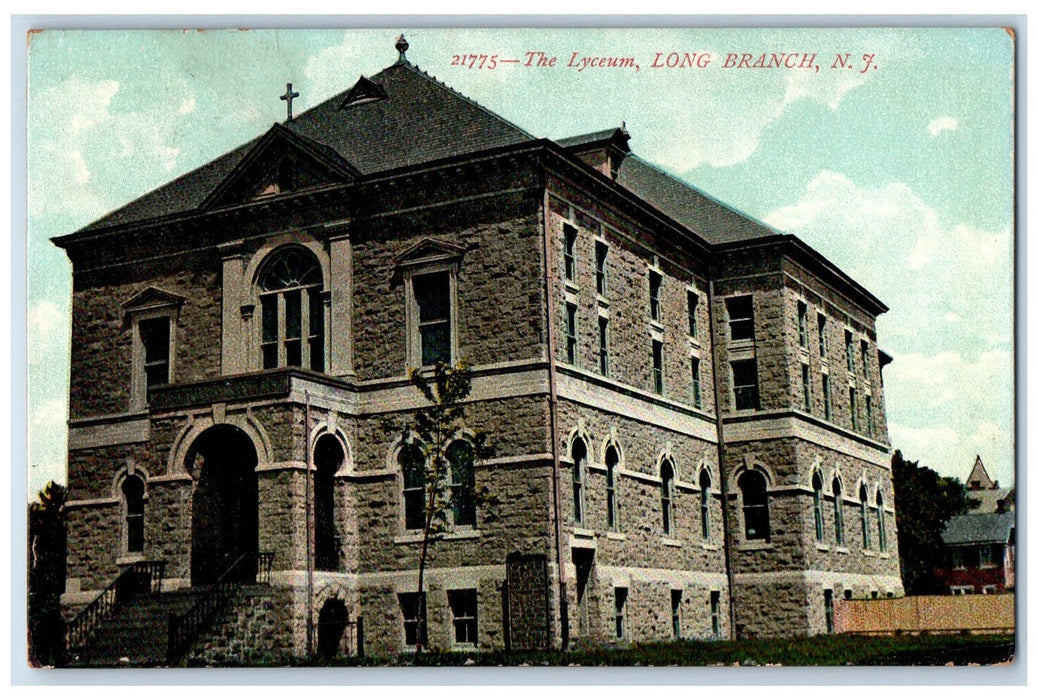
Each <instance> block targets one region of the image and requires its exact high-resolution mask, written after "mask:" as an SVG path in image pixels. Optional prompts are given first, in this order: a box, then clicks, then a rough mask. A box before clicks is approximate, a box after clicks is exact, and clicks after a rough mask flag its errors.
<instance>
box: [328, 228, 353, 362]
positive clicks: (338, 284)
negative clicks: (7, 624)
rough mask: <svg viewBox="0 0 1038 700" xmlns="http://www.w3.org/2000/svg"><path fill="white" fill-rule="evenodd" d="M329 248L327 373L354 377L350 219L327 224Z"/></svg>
mask: <svg viewBox="0 0 1038 700" xmlns="http://www.w3.org/2000/svg"><path fill="white" fill-rule="evenodd" d="M325 230H326V231H327V232H328V247H329V258H330V266H331V279H330V280H328V290H329V291H330V292H331V299H330V306H329V309H328V315H329V317H330V318H329V323H328V339H329V340H328V343H329V354H328V360H329V361H328V373H329V374H333V375H336V376H340V377H342V376H352V375H353V373H354V369H353V243H352V242H351V241H350V233H349V220H343V221H333V222H329V223H327V224H325Z"/></svg>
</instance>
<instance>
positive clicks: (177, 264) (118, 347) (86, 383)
mask: <svg viewBox="0 0 1038 700" xmlns="http://www.w3.org/2000/svg"><path fill="white" fill-rule="evenodd" d="M116 255H118V254H116ZM148 287H157V288H158V289H161V290H162V291H165V292H170V293H172V294H176V295H179V296H182V297H184V298H185V300H184V303H183V305H182V306H181V307H180V309H179V313H177V315H176V318H177V322H176V324H175V326H174V328H173V329H172V331H173V333H175V339H174V343H175V346H176V356H175V358H174V359H173V375H174V380H175V381H178V382H183V381H195V380H200V379H207V378H211V377H215V376H217V375H218V374H219V371H220V342H219V328H220V313H221V312H220V304H221V301H220V298H221V292H220V262H219V259H218V258H217V257H216V256H215V255H213V254H210V253H196V254H191V255H179V256H176V257H175V258H173V259H170V260H168V261H166V262H149V263H148V264H145V265H134V266H131V267H121V268H119V269H118V270H117V271H112V272H110V273H93V274H78V273H77V274H76V275H74V291H73V294H72V357H71V362H72V366H71V387H70V396H69V417H70V418H71V419H76V418H81V417H84V416H92V415H104V414H113V413H122V412H124V411H126V410H128V409H129V408H130V383H131V378H132V368H133V355H132V348H133V344H132V338H133V332H134V329H133V327H132V325H131V324H129V323H127V322H126V313H125V310H124V308H123V306H122V305H123V303H125V302H126V301H129V300H130V299H131V298H133V297H134V296H136V295H137V294H139V293H140V292H142V291H144V290H145V289H147V288H148Z"/></svg>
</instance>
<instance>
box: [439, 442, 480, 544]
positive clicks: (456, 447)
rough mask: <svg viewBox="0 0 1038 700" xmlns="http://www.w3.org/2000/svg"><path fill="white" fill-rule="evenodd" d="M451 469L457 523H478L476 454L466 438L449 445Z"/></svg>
mask: <svg viewBox="0 0 1038 700" xmlns="http://www.w3.org/2000/svg"><path fill="white" fill-rule="evenodd" d="M446 456H447V463H448V464H449V465H450V469H451V501H452V504H453V508H452V511H453V519H454V524H455V525H469V526H474V525H475V524H476V465H475V459H476V455H475V452H474V451H473V449H472V445H471V444H470V443H469V442H468V441H466V440H455V441H454V442H452V443H451V444H450V445H449V446H448V447H447V455H446Z"/></svg>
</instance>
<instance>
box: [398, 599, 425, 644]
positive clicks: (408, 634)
mask: <svg viewBox="0 0 1038 700" xmlns="http://www.w3.org/2000/svg"><path fill="white" fill-rule="evenodd" d="M399 598H400V614H401V616H402V617H403V618H404V644H405V645H406V646H409V647H413V646H416V645H417V644H418V639H419V634H421V640H422V646H425V645H426V644H427V643H428V636H427V634H426V627H427V625H426V624H425V621H426V616H425V594H424V593H400V594H399Z"/></svg>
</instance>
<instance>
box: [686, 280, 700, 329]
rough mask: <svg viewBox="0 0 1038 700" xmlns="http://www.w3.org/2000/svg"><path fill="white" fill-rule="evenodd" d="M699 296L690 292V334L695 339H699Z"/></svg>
mask: <svg viewBox="0 0 1038 700" xmlns="http://www.w3.org/2000/svg"><path fill="white" fill-rule="evenodd" d="M698 315H699V295H698V294H696V293H695V292H693V291H691V290H689V293H688V334H689V335H690V336H692V337H693V338H698V337H699V321H698V319H697V317H698Z"/></svg>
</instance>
